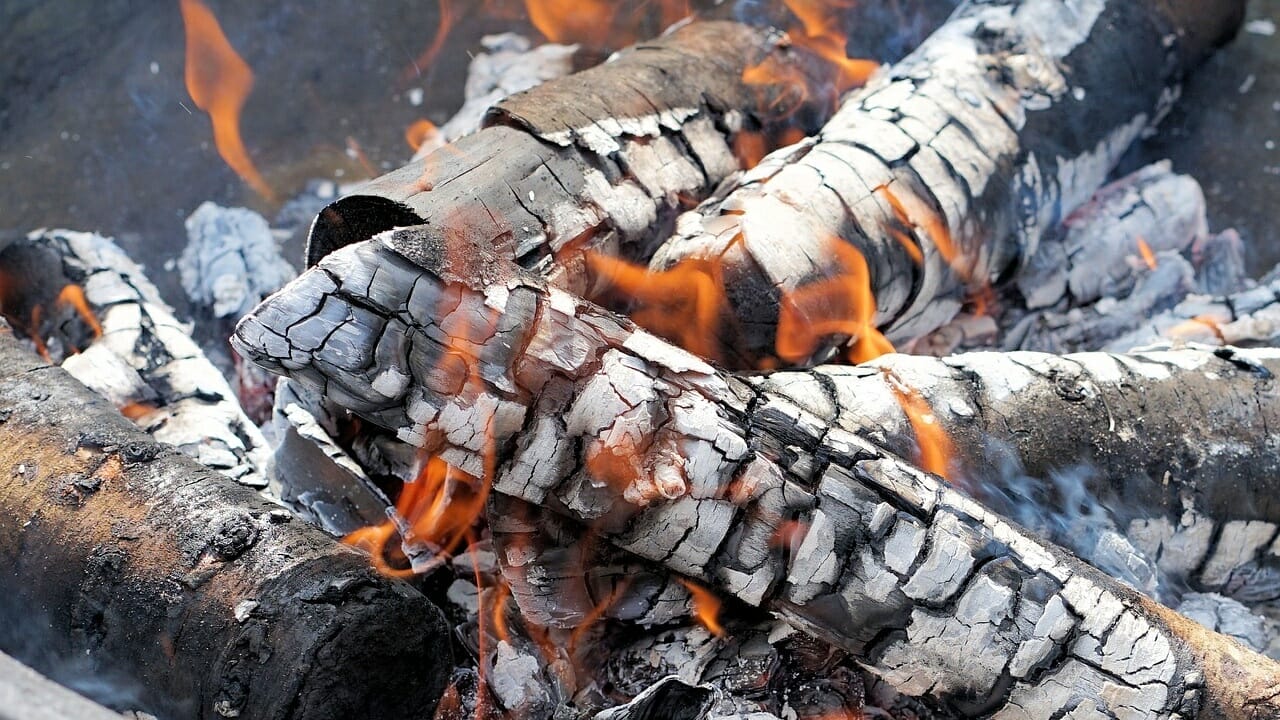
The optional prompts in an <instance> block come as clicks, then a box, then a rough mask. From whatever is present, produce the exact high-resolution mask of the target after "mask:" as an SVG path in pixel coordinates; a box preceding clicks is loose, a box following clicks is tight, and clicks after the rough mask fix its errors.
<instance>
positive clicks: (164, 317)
mask: <svg viewBox="0 0 1280 720" xmlns="http://www.w3.org/2000/svg"><path fill="white" fill-rule="evenodd" d="M0 273H3V274H4V275H5V277H6V278H8V279H9V284H8V286H7V287H6V288H5V293H6V296H5V302H3V303H0V304H3V306H4V312H5V314H6V316H8V317H10V318H16V319H17V320H19V321H20V322H21V323H22V324H23V325H24V326H25V325H31V324H32V323H29V322H26V319H27V318H30V317H32V315H31V313H32V312H35V310H34V309H33V308H34V307H36V306H39V307H42V308H47V309H45V310H43V311H42V314H43V316H44V318H45V319H44V320H43V321H42V322H40V323H35V324H34V325H36V326H35V327H29V328H27V330H28V331H29V333H30V335H31V336H32V337H35V338H38V339H39V341H40V342H42V343H45V344H47V345H49V347H50V351H51V352H57V353H58V354H59V356H60V358H61V357H65V360H62V364H63V367H64V368H65V369H66V370H67V371H68V372H70V373H71V374H72V375H73V376H75V377H76V378H77V379H78V380H80V381H81V382H83V383H85V384H86V385H88V386H89V387H90V388H92V389H93V390H94V391H95V392H97V393H98V394H99V395H102V396H103V397H105V398H107V399H108V400H110V401H111V402H112V403H113V404H115V405H116V407H118V408H123V409H124V410H125V412H127V413H128V414H129V416H130V417H131V418H132V419H133V420H134V422H135V423H137V424H138V426H139V427H141V428H142V429H144V430H146V431H147V432H148V433H150V434H151V435H153V436H154V437H155V438H156V439H157V440H160V441H161V442H165V443H168V444H170V445H173V446H174V447H177V448H178V449H179V450H181V451H182V452H184V453H186V454H187V455H190V456H191V457H193V458H195V459H196V460H199V461H200V463H201V464H202V465H204V466H206V467H209V468H212V469H215V470H217V471H219V472H221V473H222V474H224V475H227V476H228V477H232V478H234V479H236V480H237V481H238V482H240V483H242V484H244V485H248V486H250V487H254V488H259V489H261V488H265V487H266V485H267V480H266V476H265V474H264V470H265V468H266V464H267V460H268V457H269V455H268V449H267V443H266V441H265V440H264V439H263V437H262V433H261V432H260V431H259V430H258V428H257V426H256V425H254V424H253V422H251V421H250V420H249V418H248V417H247V416H246V415H245V413H244V412H243V411H242V410H241V408H240V405H239V403H238V401H237V400H236V395H235V393H234V392H233V391H232V390H231V388H230V386H229V385H228V384H227V381H226V380H225V379H224V378H223V376H222V374H221V373H220V372H218V370H217V368H215V367H214V366H213V364H211V363H210V362H209V361H208V360H207V359H206V357H205V355H204V353H203V352H202V351H201V350H200V348H199V347H198V346H197V345H196V343H195V342H194V341H193V340H192V338H191V335H190V328H189V327H188V326H187V325H185V324H183V323H181V322H179V321H178V320H177V318H175V317H174V314H173V310H172V309H171V308H170V307H169V306H168V305H166V304H165V302H164V301H163V300H162V299H161V298H160V293H159V291H157V290H156V288H155V286H154V285H152V284H151V281H150V280H148V279H147V277H146V275H145V274H144V273H143V270H142V268H141V267H139V266H138V265H137V264H136V263H134V262H133V261H132V260H131V259H129V257H128V256H127V255H125V254H124V252H123V251H122V250H121V249H120V248H119V247H118V246H117V245H116V244H115V243H114V242H112V241H111V240H109V239H107V238H104V237H102V236H100V235H95V234H93V233H80V232H70V231H66V230H53V231H37V232H34V233H32V234H30V235H29V236H27V237H26V238H24V239H19V240H15V241H13V242H10V243H9V244H8V245H6V246H5V247H4V248H3V249H2V250H0ZM66 287H79V288H81V289H82V290H81V292H82V293H83V299H84V302H85V306H84V307H83V308H76V307H74V306H73V305H72V304H69V303H66V302H61V301H59V300H58V299H57V298H56V296H57V295H58V294H59V292H60V291H62V289H63V288H66ZM86 312H87V313H89V314H90V315H91V316H92V317H93V318H94V320H93V323H96V324H97V327H96V328H93V327H91V324H90V323H89V321H87V320H86V319H85V318H83V317H82V314H83V313H86ZM94 335H100V337H96V338H95V337H94ZM45 338H51V339H48V340H46V339H45ZM76 348H79V349H83V352H79V353H73V352H72V350H74V349H76Z"/></svg>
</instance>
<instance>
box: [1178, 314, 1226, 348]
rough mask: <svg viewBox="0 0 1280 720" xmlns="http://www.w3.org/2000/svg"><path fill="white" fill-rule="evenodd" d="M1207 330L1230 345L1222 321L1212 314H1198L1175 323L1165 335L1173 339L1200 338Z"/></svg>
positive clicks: (1221, 341)
mask: <svg viewBox="0 0 1280 720" xmlns="http://www.w3.org/2000/svg"><path fill="white" fill-rule="evenodd" d="M1205 331H1208V332H1209V333H1210V334H1212V335H1213V337H1214V338H1215V339H1217V341H1218V342H1220V343H1222V344H1223V345H1228V344H1229V343H1228V342H1227V336H1226V334H1225V333H1224V332H1223V330H1222V323H1220V322H1219V321H1218V319H1217V318H1215V317H1212V316H1210V315H1197V316H1195V317H1193V318H1191V319H1190V320H1186V321H1183V322H1180V323H1178V324H1177V325H1174V326H1173V327H1171V328H1169V329H1168V330H1166V331H1165V333H1164V334H1165V336H1167V337H1169V338H1170V339H1173V340H1200V339H1202V338H1204V336H1205Z"/></svg>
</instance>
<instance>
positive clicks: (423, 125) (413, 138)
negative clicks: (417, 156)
mask: <svg viewBox="0 0 1280 720" xmlns="http://www.w3.org/2000/svg"><path fill="white" fill-rule="evenodd" d="M438 132H440V129H439V128H437V127H436V124H435V123H433V122H431V121H430V120H428V119H426V118H419V119H417V120H414V121H413V123H411V124H410V125H409V127H407V128H405V129H404V141H405V142H407V143H409V147H411V148H413V151H414V152H418V148H420V147H422V144H423V143H425V142H426V141H427V140H428V139H430V138H431V137H433V136H434V135H436V134H437V133H438Z"/></svg>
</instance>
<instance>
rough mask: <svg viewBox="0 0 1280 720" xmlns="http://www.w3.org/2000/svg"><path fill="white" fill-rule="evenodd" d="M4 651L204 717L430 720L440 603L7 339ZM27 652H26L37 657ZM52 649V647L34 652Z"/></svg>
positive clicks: (2, 481) (160, 707) (438, 674)
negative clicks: (70, 665) (156, 435)
mask: <svg viewBox="0 0 1280 720" xmlns="http://www.w3.org/2000/svg"><path fill="white" fill-rule="evenodd" d="M0 419H2V421H0V618H3V621H0V647H2V648H4V649H6V650H9V651H21V650H31V649H37V650H39V652H40V657H39V658H36V659H35V660H33V662H35V663H36V667H37V669H39V670H44V671H51V670H56V669H57V667H58V665H59V663H64V662H76V663H79V664H80V666H82V667H84V668H85V671H86V672H87V673H88V674H91V675H95V676H96V675H101V676H103V677H106V678H109V679H113V680H116V681H119V682H122V683H127V685H126V686H127V687H130V688H131V689H134V690H136V692H137V697H138V702H139V707H140V708H141V709H144V710H148V711H150V712H153V713H156V714H160V715H165V716H172V717H192V718H222V717H232V716H235V715H236V714H237V713H238V714H239V716H240V717H252V718H296V719H298V720H301V719H302V718H307V719H311V718H335V719H337V718H348V717H354V716H362V715H366V714H370V713H372V714H374V715H377V716H379V717H396V718H410V717H420V716H421V714H422V713H423V712H429V709H430V708H431V707H433V706H434V703H435V702H436V699H437V698H438V697H439V694H440V692H441V690H442V688H443V686H444V682H445V680H446V678H447V677H448V673H449V672H450V670H451V666H450V662H449V652H448V650H447V647H448V641H447V636H446V629H445V627H444V623H443V619H442V617H441V616H440V613H439V611H437V610H436V608H435V607H434V606H433V605H432V604H431V603H430V602H429V601H428V600H427V599H426V598H424V597H423V596H422V595H420V594H418V593H417V592H416V591H414V590H412V589H411V588H409V587H408V586H407V585H404V584H402V583H400V582H397V581H393V580H389V579H386V578H383V577H380V576H378V575H377V574H376V573H375V572H374V571H373V570H372V569H370V568H369V566H368V561H367V559H366V558H365V557H364V556H363V555H361V554H360V553H358V552H356V551H353V550H351V549H348V548H345V547H343V546H341V545H338V544H336V543H335V542H334V541H333V540H331V539H329V538H328V537H326V536H324V535H323V534H322V533H321V532H320V531H319V530H316V529H314V528H311V527H310V526H308V525H306V524H304V523H300V522H297V521H292V520H291V519H290V516H289V515H288V513H287V512H285V511H284V510H282V509H279V508H276V507H274V506H272V505H270V504H268V503H266V502H264V501H263V500H262V499H261V498H259V497H258V496H257V495H256V494H255V493H254V492H253V491H251V490H249V489H248V488H244V487H241V486H239V485H236V484H235V483H234V482H232V481H231V480H228V479H226V478H223V477H221V476H219V475H217V474H215V473H213V472H212V471H209V470H207V469H205V468H203V467H201V466H200V465H198V464H196V463H195V462H194V461H193V460H191V459H189V458H187V457H185V456H183V455H181V454H179V453H177V452H176V451H173V450H171V449H168V448H166V447H165V446H163V445H161V444H159V443H157V442H155V441H154V440H153V439H151V437H150V436H148V435H146V434H144V433H142V432H140V431H139V430H138V429H137V428H136V427H134V426H133V424H132V423H130V422H129V421H128V420H126V419H125V418H124V417H122V416H121V415H120V414H119V413H118V412H117V411H116V410H115V409H114V408H112V407H111V406H110V405H109V404H107V403H106V402H105V401H103V400H102V399H100V398H98V397H97V396H95V395H94V394H93V393H92V392H90V391H89V390H87V389H86V388H85V387H84V386H83V385H81V384H80V383H78V382H76V381H75V380H74V379H72V378H71V377H70V376H69V375H68V374H67V373H66V372H64V371H63V370H61V369H59V368H56V367H50V366H48V365H47V364H46V363H44V362H42V361H41V360H40V359H39V358H37V357H35V356H34V355H33V354H30V353H29V352H28V351H26V350H25V349H23V348H22V347H21V345H20V343H19V342H18V341H17V340H15V339H14V338H13V337H12V336H10V335H8V334H7V333H6V334H5V335H4V336H0ZM24 655H25V653H24ZM37 660H38V662H37Z"/></svg>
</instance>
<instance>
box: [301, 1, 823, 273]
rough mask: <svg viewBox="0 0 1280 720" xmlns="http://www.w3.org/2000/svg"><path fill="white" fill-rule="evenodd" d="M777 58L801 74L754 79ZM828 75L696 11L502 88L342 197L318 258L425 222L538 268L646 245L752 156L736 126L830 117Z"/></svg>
mask: <svg viewBox="0 0 1280 720" xmlns="http://www.w3.org/2000/svg"><path fill="white" fill-rule="evenodd" d="M763 66H768V67H770V68H775V69H776V71H777V72H778V73H780V74H782V75H784V76H785V77H787V78H788V79H789V80H793V81H795V82H796V83H797V84H791V83H774V82H768V83H763V84H753V83H752V82H750V81H749V80H748V79H744V74H745V73H747V71H748V69H750V68H753V67H763ZM827 74H829V69H828V68H826V66H824V65H822V64H821V63H819V62H817V60H816V59H815V58H814V57H813V56H811V55H809V54H808V53H806V52H802V51H800V50H797V49H795V48H793V47H792V46H791V45H790V43H789V42H788V41H787V39H786V37H785V36H784V35H783V34H781V33H777V32H774V31H769V30H762V29H757V28H752V27H749V26H746V25H742V24H738V23H731V22H694V23H689V24H687V25H684V26H682V27H680V28H678V29H676V30H674V31H672V32H671V33H670V34H668V35H666V36H665V37H662V38H660V39H657V40H654V41H651V42H647V43H641V44H639V45H636V46H634V47H632V48H630V49H628V50H624V51H622V52H620V53H619V54H618V55H617V56H616V57H614V58H613V59H612V60H610V61H609V62H606V63H604V64H603V65H600V66H598V67H596V68H593V69H590V70H587V71H584V72H581V73H578V74H576V75H573V76H570V77H569V78H564V79H561V80H552V81H550V82H547V83H544V84H542V85H540V86H538V87H536V88H534V89H533V90H530V91H528V92H525V93H520V94H517V95H514V96H512V97H510V98H507V99H506V100H503V101H502V102H500V103H498V104H497V105H496V106H495V107H494V108H493V109H492V110H491V111H490V113H489V115H488V119H487V121H486V122H487V127H485V128H484V129H482V130H481V131H479V132H477V133H475V134H473V135H470V136H468V137H464V138H462V139H460V140H458V141H457V142H456V143H454V144H452V145H449V146H446V147H444V148H442V149H440V150H438V151H436V152H435V153H432V154H431V155H429V156H427V157H426V158H423V159H422V160H420V161H417V162H414V163H412V164H410V165H407V166H405V167H403V168H401V169H399V170H396V171H395V172H392V173H390V174H388V175H385V176H383V177H381V178H378V179H376V180H374V181H372V182H370V183H369V184H368V185H366V186H365V187H364V188H363V189H362V190H361V191H360V192H359V193H357V194H355V195H350V196H347V197H344V198H342V199H340V200H338V201H337V202H335V203H333V204H332V205H330V206H329V207H328V208H326V209H325V210H323V211H322V212H321V213H320V215H319V216H317V218H316V221H315V224H314V225H313V227H312V231H311V237H310V240H309V243H308V249H307V262H308V265H312V264H314V263H315V262H316V261H318V260H319V259H320V258H321V257H323V256H324V255H326V254H328V253H329V252H331V251H332V250H333V249H335V248H337V247H341V246H343V245H347V244H350V243H352V242H357V241H360V240H365V239H368V238H370V237H372V236H373V235H375V234H377V233H379V232H382V231H384V230H388V229H390V228H392V227H397V226H404V225H422V224H425V225H426V226H428V227H430V228H431V229H432V233H433V235H436V236H437V237H451V238H452V237H457V238H463V239H465V240H466V241H467V242H479V243H483V244H488V245H492V246H494V247H497V248H500V249H501V253H502V254H504V255H507V256H510V257H515V258H517V259H518V260H519V261H520V262H522V263H524V264H526V265H530V266H532V265H535V264H537V263H539V262H544V263H545V262H548V261H550V260H551V258H552V257H557V258H559V259H560V260H561V261H562V262H566V263H570V262H571V259H570V258H569V256H570V255H572V254H573V253H575V252H577V251H578V250H580V249H581V248H583V247H590V248H595V249H598V250H608V251H610V252H619V253H622V254H624V255H627V256H632V255H637V254H639V253H641V252H643V251H644V249H645V248H647V246H648V245H649V244H650V243H651V242H652V241H654V240H656V239H657V237H658V234H659V232H660V229H661V228H662V227H664V226H666V227H669V226H670V221H671V220H672V219H673V218H674V216H675V214H676V213H677V212H678V211H679V210H681V209H683V208H682V207H681V204H682V203H683V202H685V200H686V199H687V198H690V197H693V198H702V197H705V196H706V195H707V194H708V193H710V191H711V189H712V188H714V187H715V186H716V185H718V184H719V183H720V182H721V181H722V180H724V179H725V178H726V177H728V176H729V175H730V174H732V173H733V172H735V171H737V170H738V168H739V162H738V160H737V159H736V157H735V155H734V149H733V148H734V142H735V139H736V138H739V137H741V136H743V135H744V134H753V133H754V134H756V135H761V134H762V135H764V136H766V137H774V136H777V135H779V134H781V133H784V132H786V131H792V132H794V130H795V129H796V128H800V129H801V130H802V131H803V130H804V129H807V128H812V127H815V126H816V125H817V124H819V123H821V121H822V118H823V116H824V115H825V113H826V110H824V107H826V106H827V105H830V104H831V98H830V97H829V96H827V95H825V94H824V93H823V92H821V88H823V87H825V86H827V85H828V84H830V83H829V79H828V78H827V77H826V75H827ZM773 144H775V145H776V144H777V140H776V139H775V140H774V141H773ZM575 277H583V275H582V274H581V273H577V274H575ZM578 289H580V290H581V289H583V288H578Z"/></svg>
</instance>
